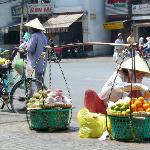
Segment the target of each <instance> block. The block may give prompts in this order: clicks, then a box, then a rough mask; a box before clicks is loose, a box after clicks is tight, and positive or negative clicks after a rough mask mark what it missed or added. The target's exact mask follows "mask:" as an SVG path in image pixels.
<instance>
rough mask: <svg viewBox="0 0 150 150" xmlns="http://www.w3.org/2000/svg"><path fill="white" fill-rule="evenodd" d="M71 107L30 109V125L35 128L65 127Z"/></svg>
mask: <svg viewBox="0 0 150 150" xmlns="http://www.w3.org/2000/svg"><path fill="white" fill-rule="evenodd" d="M71 111H72V108H68V109H36V110H30V111H29V116H30V118H29V119H30V126H31V128H32V129H35V130H43V129H46V130H47V129H55V130H57V129H67V128H68V126H69V124H70V120H71V116H70V112H71Z"/></svg>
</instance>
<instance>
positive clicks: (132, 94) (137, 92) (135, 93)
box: [129, 91, 142, 98]
mask: <svg viewBox="0 0 150 150" xmlns="http://www.w3.org/2000/svg"><path fill="white" fill-rule="evenodd" d="M141 95H142V93H141V92H140V91H132V93H130V94H129V97H132V98H138V97H140V96H141Z"/></svg>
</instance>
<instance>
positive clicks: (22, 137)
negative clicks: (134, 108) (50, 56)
mask: <svg viewBox="0 0 150 150" xmlns="http://www.w3.org/2000/svg"><path fill="white" fill-rule="evenodd" d="M61 66H62V68H63V71H64V74H65V77H66V80H67V83H68V86H69V89H70V93H71V97H72V99H73V104H74V106H75V109H74V110H73V117H72V121H71V124H70V127H69V129H68V130H64V131H59V132H58V131H57V132H48V131H44V132H42V131H35V130H30V128H29V126H28V123H27V120H26V115H25V114H15V113H10V112H9V111H7V110H6V111H5V112H0V150H26V149H28V150H49V149H51V150H70V149H72V150H80V149H81V150H92V149H99V150H103V149H107V150H126V149H129V150H147V149H149V147H150V143H149V142H142V143H135V142H120V141H115V140H110V139H109V138H108V139H107V140H105V141H99V140H98V139H82V138H80V137H79V133H78V130H79V128H78V127H79V126H78V123H77V120H76V115H77V112H78V111H79V110H80V109H81V108H83V107H84V105H83V98H84V91H85V90H86V89H87V88H93V89H95V90H96V91H99V90H100V88H101V86H102V85H103V84H104V82H105V81H106V80H107V78H108V77H109V76H110V75H111V73H112V72H113V71H114V68H115V64H114V63H113V62H112V57H97V58H88V59H73V60H70V59H65V60H63V61H62V63H61ZM48 72H49V71H47V73H46V79H45V80H46V84H47V85H49V82H48V81H49V75H48ZM144 83H145V84H146V85H148V86H149V85H150V82H149V80H148V79H145V80H144ZM52 88H53V89H56V88H61V89H63V90H64V91H65V92H66V86H65V83H64V80H63V78H62V75H61V73H60V69H59V66H57V65H56V64H54V63H53V64H52ZM66 94H67V92H66Z"/></svg>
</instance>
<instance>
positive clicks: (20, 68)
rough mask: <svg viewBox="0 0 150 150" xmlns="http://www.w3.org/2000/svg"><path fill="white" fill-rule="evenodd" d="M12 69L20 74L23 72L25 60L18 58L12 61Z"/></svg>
mask: <svg viewBox="0 0 150 150" xmlns="http://www.w3.org/2000/svg"><path fill="white" fill-rule="evenodd" d="M13 66H14V69H15V70H16V71H17V72H18V73H19V74H22V73H23V69H24V66H25V62H24V61H23V60H22V59H18V60H16V61H15V62H14V64H13Z"/></svg>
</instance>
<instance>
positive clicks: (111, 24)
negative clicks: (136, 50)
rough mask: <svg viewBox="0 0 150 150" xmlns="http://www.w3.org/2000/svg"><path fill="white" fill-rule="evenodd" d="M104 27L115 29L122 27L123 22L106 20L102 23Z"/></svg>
mask: <svg viewBox="0 0 150 150" xmlns="http://www.w3.org/2000/svg"><path fill="white" fill-rule="evenodd" d="M103 26H104V29H106V30H115V29H123V28H124V24H123V21H118V22H106V23H104V24H103Z"/></svg>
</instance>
